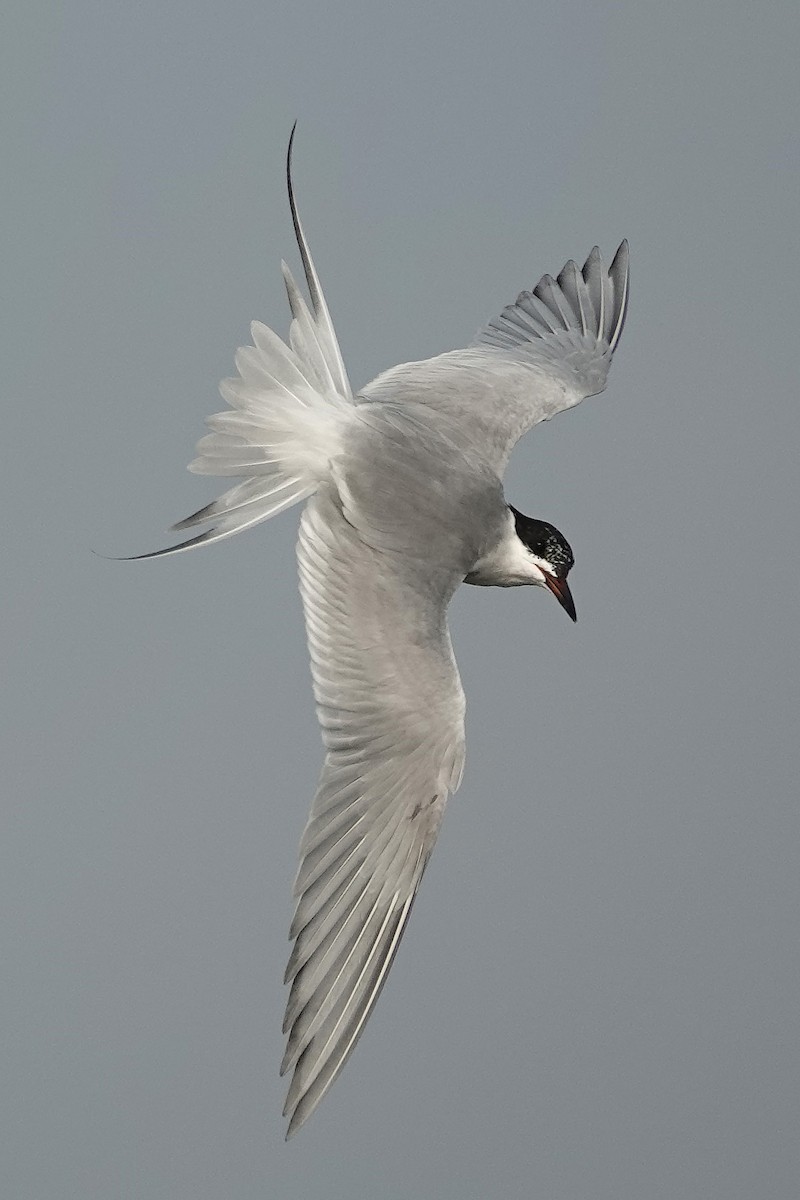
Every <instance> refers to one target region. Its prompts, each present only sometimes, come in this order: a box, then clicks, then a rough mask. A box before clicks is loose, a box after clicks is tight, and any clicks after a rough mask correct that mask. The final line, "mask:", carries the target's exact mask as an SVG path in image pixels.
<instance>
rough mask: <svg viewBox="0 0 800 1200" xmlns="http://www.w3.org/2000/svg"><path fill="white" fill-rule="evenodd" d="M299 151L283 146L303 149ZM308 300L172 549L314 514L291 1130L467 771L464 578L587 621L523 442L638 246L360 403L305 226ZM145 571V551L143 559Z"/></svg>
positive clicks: (392, 943) (593, 354)
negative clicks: (459, 659) (506, 482)
mask: <svg viewBox="0 0 800 1200" xmlns="http://www.w3.org/2000/svg"><path fill="white" fill-rule="evenodd" d="M290 155H291V143H290ZM289 193H290V202H291V206H292V216H293V219H294V222H295V230H296V234H297V238H298V243H299V246H300V252H301V255H302V259H303V265H304V269H305V274H306V280H307V283H308V286H309V292H310V297H311V307H310V308H309V307H308V306H307V305H306V302H305V301H304V300H303V299H302V297H301V295H300V293H299V291H298V289H297V287H296V285H295V283H294V280H293V279H292V277H291V275H290V274H289V272H288V269H286V268H285V269H284V270H285V275H286V279H287V288H288V292H289V300H290V305H291V308H292V313H293V318H294V319H293V321H292V326H291V331H290V344H291V348H290V347H288V346H286V345H285V344H284V343H283V342H282V341H281V340H280V339H279V338H278V337H277V336H276V335H275V334H274V333H272V332H271V331H270V330H268V329H267V328H266V327H265V326H263V325H259V324H257V323H256V324H254V325H253V338H254V343H255V345H254V346H253V347H248V348H245V349H242V350H240V351H239V352H238V353H237V357H236V365H237V368H238V370H239V378H238V379H235V380H227V381H225V382H224V383H223V385H222V389H221V390H222V393H223V395H224V396H225V398H226V399H227V400H228V401H229V403H230V404H231V406H232V411H230V412H226V413H221V414H217V415H216V416H214V417H211V418H209V422H208V423H209V426H210V428H211V431H212V432H211V433H210V434H209V435H207V436H206V437H205V438H203V439H202V441H201V442H200V443H199V445H198V450H199V451H200V454H199V457H198V459H197V460H196V461H195V462H194V463H193V464H192V469H194V470H196V471H199V472H201V473H205V474H215V475H229V476H238V477H239V478H241V479H243V480H244V482H242V483H240V484H238V485H237V486H236V487H234V488H233V489H231V491H229V492H227V493H226V494H225V495H224V496H222V497H221V498H220V499H219V500H218V501H216V502H215V503H213V504H211V505H209V506H207V507H206V508H205V509H202V510H200V512H199V513H196V514H193V516H192V517H189V518H187V519H186V520H185V521H183V522H180V524H179V526H176V528H191V527H193V526H194V525H197V524H203V523H205V522H214V524H213V527H212V528H211V529H209V530H208V531H207V532H205V533H202V534H200V535H199V536H198V537H192V538H190V539H189V541H187V542H184V543H181V544H180V545H178V546H176V547H171V548H170V549H169V550H166V551H161V552H159V553H161V554H166V553H173V552H175V551H178V550H183V549H189V548H191V547H193V546H197V545H201V544H204V543H208V542H212V541H216V540H219V539H220V538H223V537H228V536H231V535H232V534H234V533H237V532H239V530H241V529H245V528H248V527H249V526H251V525H254V524H256V523H258V522H259V521H262V520H265V519H266V518H267V517H269V516H272V515H273V514H274V513H275V512H279V511H282V510H283V509H284V508H287V507H288V506H289V505H291V504H294V503H296V502H297V501H299V500H306V501H307V503H306V506H305V509H304V512H303V516H302V521H301V526H300V537H299V542H298V561H299V570H300V586H301V593H302V598H303V605H304V610H305V616H306V627H307V631H308V640H309V648H310V652H311V665H312V675H313V680H314V694H315V698H316V703H317V710H318V715H319V720H320V725H321V728H322V738H323V742H324V745H325V750H326V758H325V763H324V766H323V770H322V776H321V779H320V783H319V787H318V790H317V794H316V797H315V799H314V803H313V806H312V811H311V816H310V818H309V821H308V824H307V826H306V829H305V832H304V834H303V838H302V842H301V862H300V869H299V872H298V876H297V881H296V889H295V890H296V895H297V908H296V912H295V916H294V920H293V922H292V928H291V936H292V937H293V938H294V948H293V950H292V954H291V957H290V960H289V965H288V968H287V972H286V978H287V981H288V982H291V991H290V996H289V1001H288V1006H287V1011H286V1019H285V1022H284V1029H285V1031H286V1032H287V1033H288V1045H287V1050H286V1055H285V1057H284V1062H283V1066H282V1071H288V1070H292V1071H293V1077H292V1081H291V1085H290V1088H289V1094H288V1097H287V1103H286V1110H285V1111H286V1112H287V1113H288V1114H290V1124H289V1133H290V1134H291V1133H292V1132H294V1131H295V1130H296V1129H297V1128H299V1126H300V1125H302V1124H303V1122H304V1121H305V1120H306V1119H307V1118H308V1116H309V1115H310V1114H311V1112H312V1111H313V1110H314V1108H315V1107H316V1105H317V1104H318V1103H319V1101H320V1099H321V1098H322V1096H323V1095H324V1094H325V1092H326V1091H327V1089H328V1087H329V1086H330V1084H331V1083H332V1082H333V1080H334V1079H335V1078H336V1076H337V1075H338V1073H339V1071H340V1070H341V1068H342V1066H343V1065H344V1063H345V1061H346V1060H347V1058H348V1057H349V1054H350V1052H351V1051H352V1049H353V1046H354V1045H355V1042H356V1040H357V1039H358V1037H359V1035H360V1033H361V1031H362V1029H363V1027H364V1023H365V1022H366V1020H367V1018H368V1016H369V1014H370V1012H371V1010H372V1007H373V1005H374V1002H375V1000H376V998H377V996H378V994H379V992H380V989H381V987H382V985H383V982H384V980H385V978H386V973H387V971H388V969H389V967H390V965H391V962H392V959H393V957H394V953H395V951H396V949H397V946H398V944H399V941H400V938H401V936H402V933H403V930H404V928H405V924H406V921H407V919H408V915H409V912H410V909H411V906H412V904H413V901H414V897H415V895H416V891H417V887H418V885H419V882H420V879H421V877H422V874H423V871H424V870H425V866H426V864H427V861H428V858H429V855H430V852H431V850H432V848H433V844H434V842H435V840H436V835H437V832H438V829H439V825H440V822H441V818H442V814H443V811H444V808H445V804H446V802H447V799H448V796H449V795H450V794H451V793H452V792H453V791H455V789H456V788H457V787H458V785H459V782H460V780H461V774H462V770H463V764H464V694H463V691H462V688H461V683H460V680H459V676H458V670H457V667H456V662H455V658H454V656H453V650H452V646H451V643H450V636H449V633H448V629H447V621H446V611H447V606H448V603H449V601H450V599H451V598H452V596H453V594H454V592H455V591H456V589H457V588H458V586H459V584H461V583H462V582H465V581H466V582H469V583H475V584H480V585H492V584H495V585H500V586H512V585H516V584H526V583H527V584H534V585H539V586H546V587H548V588H549V589H550V590H551V591H553V593H554V594H555V595H556V597H557V598H558V600H559V601H560V603H561V604H562V605H563V606H564V608H566V610H567V612H568V613H569V615H570V616H572V617H573V619H574V606H573V605H572V597H571V595H570V593H569V588H568V586H567V583H566V575H567V573H568V571H569V569H570V567H571V565H572V554H571V551H570V550H569V546H568V545H567V543H566V541H565V539H564V538H563V536H562V535H561V534H559V533H558V531H557V530H555V529H554V528H553V527H552V526H550V525H547V524H546V523H545V522H540V521H536V520H533V519H531V518H526V517H523V516H522V514H520V513H518V512H517V511H516V510H515V509H512V508H510V506H509V505H508V504H507V502H506V500H505V497H504V494H503V486H502V476H503V471H504V469H505V466H506V463H507V461H508V457H509V455H510V453H511V450H512V448H513V446H514V444H515V442H516V441H517V440H518V438H519V437H520V436H521V435H522V434H523V433H524V432H525V431H526V430H527V429H529V428H531V426H532V425H534V424H536V423H537V422H538V421H542V420H547V419H549V418H550V417H551V416H553V415H554V414H555V413H557V412H560V411H562V410H563V409H566V408H569V407H571V406H572V405H574V404H577V403H578V401H579V400H580V399H582V398H583V397H584V396H586V395H590V394H592V393H593V392H596V391H600V390H602V388H603V386H604V385H605V377H606V373H607V370H608V366H609V363H610V360H611V355H612V353H613V350H614V348H615V346H616V343H617V341H618V339H619V336H620V333H621V330H622V324H623V321H624V316H625V308H626V303H627V289H628V272H627V246H626V245H625V243H623V245H622V246H621V247H620V249H619V251H618V252H617V255H616V257H615V259H614V262H613V263H612V265H611V267H610V268H608V269H606V268H605V266H604V265H603V263H602V260H601V258H600V255H599V253H598V252H597V251H596V250H595V251H593V252H592V254H591V255H590V256H589V259H588V260H587V262H586V265H585V266H584V268H583V270H582V271H581V270H579V269H578V268H576V267H575V265H574V264H573V263H568V264H567V266H566V267H565V268H564V270H563V271H562V273H561V275H560V276H559V279H558V282H556V281H554V280H552V279H551V278H550V277H549V276H545V277H544V279H543V280H542V281H541V282H540V284H539V285H538V286H537V288H536V289H534V291H533V292H532V293H531V292H526V293H523V294H522V295H521V296H520V297H519V299H518V300H517V303H516V304H515V305H512V306H510V307H509V308H507V309H506V310H505V311H504V313H503V314H502V316H500V317H498V318H496V320H495V321H493V322H492V323H491V324H490V325H489V326H487V327H486V329H485V330H483V331H482V333H481V334H479V336H478V338H477V340H476V342H475V343H474V344H473V346H471V347H470V348H469V349H467V350H460V351H452V352H449V353H447V354H442V355H440V356H439V357H437V358H434V359H430V360H427V361H425V362H421V363H406V364H404V365H402V366H398V367H395V368H393V369H392V370H390V371H387V372H385V373H384V374H382V375H380V376H379V377H378V378H377V379H376V380H374V381H373V383H371V384H370V385H369V386H368V387H367V388H364V389H363V390H362V392H360V393H359V394H357V395H356V396H355V397H354V396H353V393H352V390H351V388H350V384H349V380H348V378H347V373H346V371H345V368H344V364H343V361H342V358H341V353H340V351H339V347H338V344H337V342H336V337H335V334H334V331H333V326H332V324H331V321H330V316H329V314H328V309H327V306H326V304H325V300H324V297H323V295H322V290H321V288H320V285H319V280H318V278H317V275H316V272H315V270H314V266H313V263H312V261H311V256H310V254H309V251H308V247H307V244H306V242H305V238H304V236H303V231H302V228H301V226H300V222H299V219H298V217H297V213H296V209H295V205H294V198H293V195H292V188H291V175H289ZM143 557H150V556H143Z"/></svg>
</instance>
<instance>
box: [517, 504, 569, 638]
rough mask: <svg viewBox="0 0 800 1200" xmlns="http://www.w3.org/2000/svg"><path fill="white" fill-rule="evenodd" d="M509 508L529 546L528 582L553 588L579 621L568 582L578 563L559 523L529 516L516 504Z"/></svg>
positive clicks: (527, 551) (562, 602)
mask: <svg viewBox="0 0 800 1200" xmlns="http://www.w3.org/2000/svg"><path fill="white" fill-rule="evenodd" d="M509 508H510V509H511V512H512V514H513V517H514V525H515V527H516V533H517V537H518V538H519V540H520V541H521V542H522V544H523V546H524V547H525V551H526V559H527V561H526V566H527V569H528V572H529V575H528V582H530V583H532V584H534V585H536V586H538V587H546V588H549V589H550V591H551V592H552V593H553V595H554V596H555V598H556V600H558V603H559V604H560V605H561V607H562V608H563V609H564V611H565V612H566V613H567V616H569V617H571V618H572V620H573V621H577V619H578V618H577V614H576V612H575V601H574V600H573V599H572V592H571V591H570V590H569V584H568V583H567V575H568V574H569V572H570V569H571V567H572V565H573V563H574V562H575V559H574V557H573V554H572V550H571V548H570V544H569V542H568V541H567V539H566V538H565V537H564V535H563V533H560V532H559V530H558V529H556V527H555V525H550V524H548V522H547V521H538V520H537V519H536V518H535V517H526V516H525V515H524V513H521V512H518V511H517V509H516V508H514V507H513V506H512V505H509Z"/></svg>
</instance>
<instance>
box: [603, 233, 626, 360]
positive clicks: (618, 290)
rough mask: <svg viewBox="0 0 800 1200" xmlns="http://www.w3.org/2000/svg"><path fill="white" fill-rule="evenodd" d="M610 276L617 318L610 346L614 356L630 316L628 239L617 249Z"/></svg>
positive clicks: (623, 240) (609, 272)
mask: <svg viewBox="0 0 800 1200" xmlns="http://www.w3.org/2000/svg"><path fill="white" fill-rule="evenodd" d="M608 275H609V278H610V279H611V281H612V283H613V285H614V306H615V310H616V311H615V317H616V320H615V322H614V328H613V330H612V333H611V337H610V339H609V346H610V349H611V352H612V354H613V352H614V350H615V349H616V346H617V342H618V341H619V339H620V338H621V337H622V330H623V329H624V328H625V318H626V317H627V315H628V298H629V295H630V281H631V272H630V247H629V246H628V239H627V238H623V239H622V241H621V242H620V244H619V246H618V247H617V252H616V254H615V255H614V258H613V260H612V262H611V266H610V267H609V268H608Z"/></svg>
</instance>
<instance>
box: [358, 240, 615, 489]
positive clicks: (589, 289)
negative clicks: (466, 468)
mask: <svg viewBox="0 0 800 1200" xmlns="http://www.w3.org/2000/svg"><path fill="white" fill-rule="evenodd" d="M628 293H629V270H628V243H627V242H622V244H621V245H620V247H619V249H618V250H617V252H616V254H615V256H614V259H613V261H612V263H611V266H610V267H608V268H606V266H605V264H604V262H603V259H602V257H601V255H600V251H599V250H598V249H597V247H595V249H594V250H592V252H591V254H590V255H589V257H588V258H587V260H586V262H585V263H584V265H583V267H582V268H581V269H579V268H578V267H577V266H576V264H575V263H574V262H572V261H570V262H568V263H567V264H566V265H565V266H564V267H563V269H562V270H561V273H560V274H559V276H558V278H557V279H553V278H552V276H550V275H544V276H542V278H541V279H540V281H539V283H538V284H537V285H536V287H535V288H534V289H533V290H532V291H530V292H522V293H520V295H519V296H518V297H517V300H516V302H515V303H514V304H510V305H508V307H506V308H504V309H503V311H502V313H500V315H499V316H497V317H495V318H494V319H493V320H492V321H490V322H489V324H488V325H486V326H485V327H484V328H483V329H482V330H481V331H480V332H479V333H478V335H477V337H476V339H475V341H474V342H473V343H472V345H471V346H469V347H467V348H466V349H464V350H451V351H448V352H447V353H445V354H440V355H438V356H437V357H436V358H430V359H426V360H425V361H424V362H415V363H403V364H401V365H400V366H397V367H393V368H392V369H391V370H389V371H385V372H384V373H383V374H382V375H379V376H378V377H377V379H374V380H373V381H372V383H370V384H369V385H368V386H367V387H366V388H364V389H363V392H362V393H361V395H362V396H363V397H364V398H365V399H367V400H369V401H374V402H378V403H380V402H385V401H389V402H391V403H394V404H408V403H420V404H425V405H427V406H428V407H429V408H432V409H435V410H436V411H437V412H439V413H441V414H442V415H443V416H444V417H445V418H446V419H448V420H449V422H450V424H451V427H452V429H453V430H454V431H455V433H456V436H457V437H458V438H459V440H460V442H461V444H462V446H464V447H465V448H467V449H469V450H471V451H472V452H473V453H475V454H477V455H479V456H481V457H482V458H483V460H484V461H485V462H487V463H488V464H489V465H490V466H491V467H492V468H493V470H494V471H496V473H497V474H498V475H499V476H502V474H503V471H504V470H505V467H506V464H507V462H508V458H509V456H510V454H511V451H512V449H513V447H514V445H515V443H516V442H517V441H518V439H519V438H520V437H521V436H522V434H523V433H526V432H527V430H529V429H531V428H532V427H533V426H534V425H536V424H538V422H539V421H547V420H549V419H550V418H551V417H553V416H555V415H556V413H559V412H563V411H564V409H567V408H572V407H573V406H574V405H575V404H578V403H579V402H580V401H581V400H583V399H584V398H585V397H586V396H592V395H595V394H596V393H597V392H600V391H602V390H603V388H604V387H605V383H606V376H607V375H608V369H609V366H610V364H611V358H612V356H613V354H614V350H615V349H616V346H617V344H618V342H619V339H620V336H621V334H622V328H623V325H624V323H625V314H626V311H627V304H628Z"/></svg>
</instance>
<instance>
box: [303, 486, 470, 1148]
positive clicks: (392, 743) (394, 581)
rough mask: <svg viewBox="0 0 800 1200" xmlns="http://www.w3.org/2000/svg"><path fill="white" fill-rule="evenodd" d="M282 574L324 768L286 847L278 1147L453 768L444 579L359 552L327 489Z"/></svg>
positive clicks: (430, 827) (314, 503)
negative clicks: (300, 620)
mask: <svg viewBox="0 0 800 1200" xmlns="http://www.w3.org/2000/svg"><path fill="white" fill-rule="evenodd" d="M298 559H299V565H300V582H301V591H302V595H303V604H304V608H305V614H306V624H307V628H308V637H309V645H310V650H311V662H312V674H313V677H314V693H315V696H316V700H317V706H318V713H319V719H320V724H321V726H322V735H323V741H324V742H325V746H326V749H327V757H326V760H325V766H324V768H323V772H322V778H321V780H320V784H319V788H318V791H317V795H316V797H315V799H314V804H313V807H312V810H311V816H310V819H309V822H308V825H307V826H306V830H305V833H304V834H303V839H302V843H301V864H300V869H299V872H298V876H297V882H296V885H295V892H296V894H297V896H298V901H297V909H296V912H295V916H294V920H293V922H292V928H291V936H292V937H294V938H295V944H294V948H293V951H292V955H291V958H290V960H289V965H288V967H287V970H286V980H287V982H288V981H289V980H291V981H292V988H291V993H290V996H289V1001H288V1005H287V1009H286V1019H285V1022H284V1030H285V1031H288V1032H289V1039H288V1045H287V1049H286V1055H285V1057H284V1060H283V1064H282V1067H281V1073H284V1072H285V1071H287V1070H289V1069H291V1068H293V1069H294V1076H293V1078H292V1082H291V1086H290V1088H289V1094H288V1096H287V1100H286V1107H285V1110H284V1111H285V1113H287V1114H290V1117H291V1119H290V1123H289V1131H288V1134H287V1136H290V1135H291V1134H292V1133H294V1132H295V1130H297V1129H298V1128H299V1127H300V1126H301V1125H302V1124H303V1123H304V1122H305V1121H306V1120H307V1118H308V1117H309V1116H310V1115H311V1113H312V1112H313V1110H314V1109H315V1108H316V1106H317V1105H318V1104H319V1102H320V1100H321V1099H322V1097H323V1095H324V1094H325V1092H326V1091H327V1090H328V1088H329V1087H330V1085H331V1083H333V1081H334V1079H335V1078H336V1077H337V1075H338V1074H339V1072H340V1071H341V1069H342V1067H343V1066H344V1064H345V1062H346V1060H347V1058H348V1057H349V1055H350V1053H351V1051H352V1050H353V1047H354V1046H355V1043H356V1041H357V1039H358V1037H359V1036H360V1034H361V1031H362V1029H363V1027H364V1024H365V1022H366V1020H367V1018H368V1016H369V1014H370V1012H371V1011H372V1007H373V1005H374V1003H375V1001H376V1000H377V998H378V995H379V993H380V990H381V987H382V986H383V983H384V980H385V978H386V974H387V972H388V970H389V967H390V966H391V963H392V959H393V958H394V954H395V952H396V950H397V946H398V944H399V942H400V938H401V936H402V934H403V930H404V928H405V924H406V921H407V920H408V916H409V913H410V911H411V905H412V902H413V900H414V896H415V893H416V891H417V887H418V886H419V882H420V879H421V878H422V874H423V871H424V870H425V865H426V863H427V860H428V857H429V855H430V853H431V850H432V848H433V844H434V842H435V840H436V835H437V832H438V829H439V824H440V821H441V817H442V813H443V811H444V806H445V803H446V800H447V797H448V795H449V793H451V792H452V791H454V790H455V788H456V787H458V784H459V782H460V778H461V771H462V766H463V758H464V728H463V718H464V695H463V692H462V690H461V684H460V681H459V678H458V672H457V669H456V665H455V660H454V658H453V652H452V648H451V645H450V638H449V635H448V632H447V626H446V620H445V609H446V605H447V602H448V600H449V599H450V596H451V595H452V593H453V591H455V588H456V586H457V584H458V582H459V580H458V579H457V578H455V577H453V576H449V575H446V574H445V573H444V572H442V573H440V574H438V575H437V572H436V571H435V570H433V571H431V570H428V571H425V570H424V565H423V564H421V565H420V566H418V567H414V566H413V565H412V566H409V564H408V561H407V560H406V559H405V558H404V557H401V556H399V555H393V554H391V553H380V552H378V551H376V550H375V549H373V548H372V547H370V546H368V545H366V544H365V543H364V542H363V541H362V540H361V538H360V537H359V535H358V533H357V532H356V530H355V529H354V528H353V527H352V526H351V525H350V524H349V523H348V522H347V521H346V519H345V517H344V516H343V515H342V511H341V508H340V506H339V504H338V503H337V500H336V498H335V496H334V495H333V494H332V490H331V489H328V488H325V489H323V490H322V491H321V492H320V493H319V494H318V495H317V496H315V497H314V498H313V499H312V500H311V501H310V502H309V504H308V506H307V508H306V510H305V513H304V515H303V520H302V524H301V529H300V540H299V545H298Z"/></svg>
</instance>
